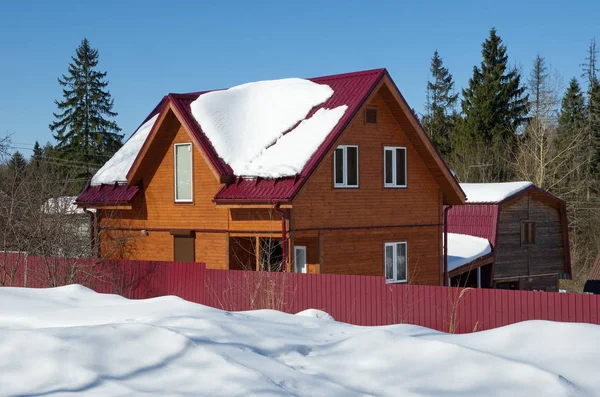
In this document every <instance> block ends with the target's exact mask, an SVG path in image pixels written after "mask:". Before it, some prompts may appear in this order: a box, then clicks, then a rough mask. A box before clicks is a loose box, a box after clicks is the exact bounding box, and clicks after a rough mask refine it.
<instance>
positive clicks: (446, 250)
mask: <svg viewBox="0 0 600 397" xmlns="http://www.w3.org/2000/svg"><path fill="white" fill-rule="evenodd" d="M451 208H452V206H451V205H448V206H446V208H444V282H443V284H442V285H443V286H445V287H447V286H448V211H450V209H451Z"/></svg>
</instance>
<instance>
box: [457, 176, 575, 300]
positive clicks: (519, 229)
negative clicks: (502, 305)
mask: <svg viewBox="0 0 600 397" xmlns="http://www.w3.org/2000/svg"><path fill="white" fill-rule="evenodd" d="M461 187H462V189H463V191H464V192H465V194H466V196H467V202H466V204H465V205H458V206H453V207H452V208H450V209H449V211H448V231H449V232H450V233H460V234H463V235H471V236H476V237H481V238H484V239H487V240H489V242H490V244H491V247H492V254H491V256H490V255H489V254H487V255H486V257H484V258H478V259H477V260H474V261H473V262H471V263H469V264H466V265H463V266H461V268H459V269H455V270H453V272H450V277H451V280H452V284H453V285H467V286H475V285H473V281H472V280H473V279H474V277H473V275H472V273H473V272H474V271H478V272H479V273H481V274H483V275H484V276H483V279H482V282H481V286H482V287H484V288H485V287H487V288H499V289H518V290H540V291H558V280H559V279H561V278H570V277H571V261H570V253H569V235H568V223H567V215H566V206H565V203H564V201H562V200H560V199H559V198H557V197H555V196H553V195H552V194H549V193H548V192H545V191H543V190H542V189H540V188H538V187H537V186H535V185H533V184H532V183H531V182H508V183H481V184H478V183H463V184H461ZM478 268H481V269H480V270H477V269H478Z"/></svg>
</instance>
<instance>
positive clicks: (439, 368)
mask: <svg viewBox="0 0 600 397" xmlns="http://www.w3.org/2000/svg"><path fill="white" fill-rule="evenodd" d="M0 302H1V303H0V357H2V360H1V361H0V395H3V396H6V395H72V393H82V394H85V395H86V396H167V395H169V396H172V395H183V396H185V395H187V396H312V397H317V396H323V397H336V396H461V397H468V396H488V395H494V396H549V397H552V396H594V395H598V394H599V393H600V377H599V376H598V373H599V371H600V363H599V361H598V357H599V356H600V342H599V341H600V327H598V326H595V325H586V324H567V323H553V322H544V321H529V322H524V323H519V324H515V325H512V326H508V327H503V328H498V329H495V330H491V331H484V332H479V333H475V334H465V335H450V334H444V333H441V332H437V331H432V330H430V329H427V328H421V327H417V326H412V325H395V326H386V327H358V326H352V325H349V324H344V323H339V322H336V321H334V320H333V319H331V318H329V317H328V316H327V315H326V313H323V312H318V311H312V310H309V311H306V312H304V313H302V315H289V314H284V313H281V312H276V311H269V310H260V311H254V312H239V313H229V312H224V311H221V310H217V309H214V308H210V307H206V306H202V305H197V304H193V303H189V302H186V301H184V300H182V299H179V298H176V297H162V298H155V299H148V300H139V301H133V300H128V299H125V298H122V297H119V296H115V295H102V294H96V293H94V292H93V291H91V290H88V289H86V288H84V287H81V286H76V285H72V286H67V287H61V288H54V289H45V290H44V289H40V290H34V289H22V288H1V289H0Z"/></svg>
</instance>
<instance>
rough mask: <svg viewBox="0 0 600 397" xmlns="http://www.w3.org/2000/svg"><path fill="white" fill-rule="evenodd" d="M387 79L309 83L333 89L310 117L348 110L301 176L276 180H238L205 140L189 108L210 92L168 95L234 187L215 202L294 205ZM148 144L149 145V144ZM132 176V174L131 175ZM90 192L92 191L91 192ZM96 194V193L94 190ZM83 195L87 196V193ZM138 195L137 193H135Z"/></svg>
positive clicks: (362, 76)
mask: <svg viewBox="0 0 600 397" xmlns="http://www.w3.org/2000/svg"><path fill="white" fill-rule="evenodd" d="M386 75H387V71H386V70H385V69H374V70H367V71H361V72H354V73H345V74H338V75H332V76H324V77H317V78H312V79H309V80H311V81H313V82H315V83H318V84H326V85H329V86H330V87H331V88H332V89H333V95H332V96H331V97H330V98H329V99H328V100H327V101H326V102H325V103H323V104H321V105H319V106H316V107H314V108H313V109H312V110H311V112H310V113H309V114H308V116H307V118H308V117H311V116H312V115H313V114H314V113H315V112H316V111H317V110H319V109H321V108H329V109H332V108H335V107H338V106H341V105H347V106H348V109H347V110H346V112H345V114H344V115H343V116H342V118H341V119H340V121H339V122H338V124H337V125H336V126H335V127H334V129H333V130H332V131H331V133H330V134H329V136H328V137H327V138H326V139H325V141H324V142H323V143H322V144H321V146H320V147H319V148H318V149H317V150H316V151H315V153H314V154H313V155H312V157H311V158H310V159H309V161H308V162H307V163H306V165H305V166H304V169H303V170H302V171H301V172H300V174H298V175H296V176H295V177H289V178H281V179H277V180H264V179H263V180H261V179H258V180H256V179H249V180H239V179H236V178H235V176H234V175H233V171H232V169H231V167H230V166H229V165H228V164H226V163H225V162H224V161H223V159H221V158H219V156H218V154H217V152H216V150H215V149H214V147H213V145H212V144H211V142H210V140H209V139H208V138H207V137H206V135H205V134H204V132H203V131H202V128H201V127H200V125H199V124H198V122H197V121H196V119H195V118H194V117H193V115H192V112H191V108H190V105H191V103H192V102H193V101H195V100H196V99H197V98H198V97H199V96H201V95H202V94H205V93H207V92H209V91H203V92H195V93H188V94H169V95H168V96H167V101H169V102H170V103H171V104H172V105H173V108H174V109H175V110H176V111H177V113H179V115H180V117H181V122H182V123H183V124H184V125H185V127H186V128H187V129H188V130H189V131H190V132H191V133H192V134H194V136H195V138H196V140H197V142H198V143H199V145H200V146H201V148H202V150H203V151H204V152H205V153H206V157H207V159H208V161H209V162H210V164H211V165H212V166H213V168H214V169H215V170H216V172H217V173H218V174H219V175H220V176H221V177H224V178H223V180H227V179H229V180H231V181H232V182H231V183H228V184H226V185H225V186H224V187H223V188H222V189H221V190H220V191H219V192H218V193H217V194H216V195H215V197H214V201H215V202H230V203H231V202H269V203H271V202H273V201H291V200H292V199H293V198H294V197H295V196H296V194H297V193H298V192H299V190H300V189H301V187H302V186H303V185H304V183H305V182H306V180H307V179H308V178H309V177H310V175H311V174H312V173H313V172H314V170H315V169H316V168H317V165H318V164H319V163H320V161H321V159H322V158H323V157H324V156H325V155H326V154H327V153H328V152H329V150H330V149H331V147H332V146H333V145H334V143H335V141H336V140H337V139H338V138H339V136H340V135H341V133H342V132H343V130H344V129H345V127H346V126H347V125H348V123H349V122H350V120H352V118H353V117H354V116H355V114H356V112H357V111H358V110H359V109H360V107H361V106H362V105H363V103H364V102H365V101H366V99H367V97H368V96H369V95H370V94H371V92H372V91H373V89H374V88H375V87H376V85H377V84H378V83H379V82H380V81H381V79H382V78H383V77H384V76H386ZM167 101H164V100H163V101H161V103H160V104H159V106H157V108H156V109H155V110H154V111H153V112H152V114H151V115H149V116H148V119H149V118H150V117H151V116H152V115H153V114H154V113H156V112H158V111H161V109H162V106H163V105H165V104H166V103H167ZM146 144H148V142H146ZM130 172H131V171H130ZM88 189H91V188H88ZM94 191H95V190H94ZM86 192H87V190H86V191H84V193H86ZM136 194H137V193H136ZM88 195H90V196H91V197H93V198H94V200H99V199H101V197H104V196H98V195H97V194H96V193H94V192H93V191H92V192H89V193H87V194H86V195H82V196H80V199H79V201H82V200H84V199H86V197H87V196H88Z"/></svg>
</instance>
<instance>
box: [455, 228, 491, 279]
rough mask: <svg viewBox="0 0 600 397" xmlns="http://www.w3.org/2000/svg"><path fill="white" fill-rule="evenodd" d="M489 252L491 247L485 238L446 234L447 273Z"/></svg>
mask: <svg viewBox="0 0 600 397" xmlns="http://www.w3.org/2000/svg"><path fill="white" fill-rule="evenodd" d="M490 252H492V246H491V245H490V242H489V241H488V240H487V239H485V238H481V237H475V236H469V235H466V234H457V233H448V271H452V270H454V269H457V268H459V267H461V266H463V265H466V264H467V263H470V262H473V261H474V260H475V259H477V258H480V257H482V256H484V255H487V254H489V253H490Z"/></svg>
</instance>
